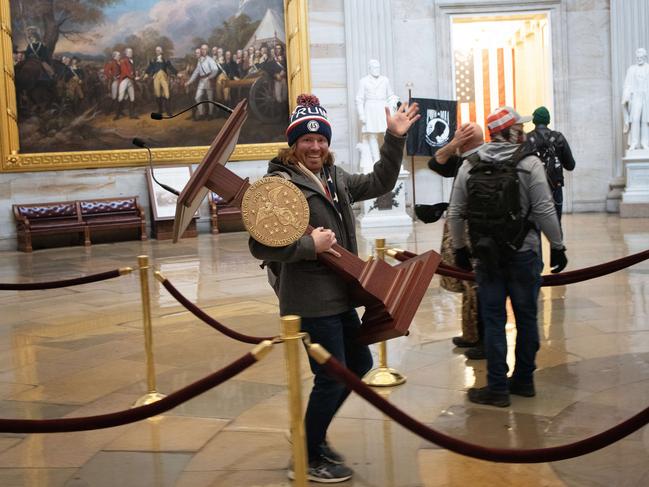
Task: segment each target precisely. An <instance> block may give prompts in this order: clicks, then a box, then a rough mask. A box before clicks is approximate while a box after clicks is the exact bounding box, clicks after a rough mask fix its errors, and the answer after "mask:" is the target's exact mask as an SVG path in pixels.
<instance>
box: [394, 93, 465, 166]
mask: <svg viewBox="0 0 649 487" xmlns="http://www.w3.org/2000/svg"><path fill="white" fill-rule="evenodd" d="M413 102H416V103H417V104H418V105H419V113H420V114H421V118H420V119H419V120H417V122H416V123H415V124H414V125H413V126H412V127H410V130H409V131H408V141H407V143H406V144H407V145H406V152H407V153H408V155H409V156H429V157H431V156H434V155H435V152H437V149H439V148H440V147H442V146H445V145H446V144H448V143H449V142H450V141H451V139H452V138H453V136H454V135H455V128H456V125H457V102H455V101H452V100H432V99H430V98H411V99H410V103H413Z"/></svg>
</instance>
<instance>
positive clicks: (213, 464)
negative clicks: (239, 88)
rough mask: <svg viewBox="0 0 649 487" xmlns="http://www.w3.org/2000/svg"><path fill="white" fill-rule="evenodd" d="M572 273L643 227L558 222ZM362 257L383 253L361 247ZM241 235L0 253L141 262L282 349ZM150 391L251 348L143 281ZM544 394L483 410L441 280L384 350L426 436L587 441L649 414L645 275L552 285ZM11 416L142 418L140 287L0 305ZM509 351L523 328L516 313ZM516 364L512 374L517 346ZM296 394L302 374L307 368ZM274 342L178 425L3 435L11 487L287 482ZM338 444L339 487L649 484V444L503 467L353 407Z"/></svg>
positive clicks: (230, 486) (59, 265)
mask: <svg viewBox="0 0 649 487" xmlns="http://www.w3.org/2000/svg"><path fill="white" fill-rule="evenodd" d="M391 231H393V232H395V234H394V235H391V234H390V230H389V229H386V231H385V232H384V233H381V231H379V232H378V234H376V235H373V236H371V238H374V237H381V236H384V237H386V238H387V239H388V244H389V245H394V246H398V247H403V248H407V249H410V250H413V251H417V252H421V251H424V250H427V249H431V248H433V249H437V248H438V247H439V242H440V237H441V224H434V225H423V224H420V223H418V224H415V225H414V226H413V228H412V231H411V232H410V233H408V232H407V231H395V230H394V229H392V230H391ZM564 231H565V236H566V243H567V247H568V256H569V259H570V263H569V267H568V270H570V269H577V268H581V267H585V266H590V265H594V264H597V263H601V262H604V261H608V260H611V259H614V258H617V257H621V256H624V255H628V254H631V253H634V252H638V251H640V250H644V249H646V248H648V247H649V220H647V219H626V220H622V219H620V218H618V217H617V216H610V215H606V214H580V215H566V216H565V218H564ZM364 237H365V239H361V251H360V254H361V256H362V257H364V256H367V255H369V254H370V253H371V244H372V240H371V239H370V236H369V235H365V236H364ZM246 242H247V238H246V235H245V234H242V233H238V234H224V235H219V236H212V235H207V234H202V235H200V236H199V237H198V238H194V239H188V240H185V241H182V242H181V243H179V244H176V245H174V244H172V243H170V242H157V241H149V242H139V241H131V242H121V243H112V244H100V245H93V246H92V247H90V248H88V249H84V248H83V247H65V248H54V249H45V250H37V251H35V252H34V253H33V254H24V253H19V252H2V253H0V282H16V281H30V280H51V279H63V278H71V277H77V276H80V275H85V274H89V273H94V272H100V271H104V270H110V269H115V268H118V267H123V266H129V265H130V266H135V265H136V264H137V258H136V257H137V256H138V255H140V254H147V255H149V256H150V257H151V259H152V262H153V265H154V267H155V268H156V269H158V270H160V271H161V272H162V273H163V274H164V275H165V276H166V277H167V278H168V279H169V280H170V281H171V282H172V283H173V284H174V285H175V286H176V287H177V288H178V289H179V290H180V291H181V292H182V293H184V294H185V295H186V296H187V297H188V298H189V299H191V300H192V301H194V302H196V303H197V304H198V305H199V306H200V307H201V308H203V309H204V310H206V311H207V312H208V313H209V314H210V315H212V316H214V317H216V318H217V319H219V320H221V321H222V322H223V323H225V324H226V325H228V326H230V327H232V328H234V329H236V330H238V331H240V332H242V333H246V334H252V335H273V334H277V333H278V329H279V319H278V307H277V302H276V298H275V296H274V294H273V293H272V291H271V290H270V288H269V287H268V285H267V284H266V277H265V273H264V272H263V271H262V270H261V269H260V268H259V266H258V263H257V262H256V261H255V260H253V259H252V258H251V256H250V255H249V253H248V250H247V244H246ZM151 293H152V312H153V330H154V350H155V367H156V380H157V389H158V390H159V391H160V392H163V393H169V392H172V391H175V390H177V389H179V388H181V387H182V386H184V385H186V384H189V383H190V382H192V381H194V380H196V379H198V378H201V377H203V376H205V375H207V374H208V373H210V372H212V371H215V370H217V369H219V368H221V367H223V366H224V365H226V364H228V363H230V362H231V361H233V360H234V359H235V358H237V357H239V356H240V355H242V354H244V353H245V352H247V351H248V350H250V348H251V346H249V345H246V344H243V343H239V342H236V341H233V340H231V339H229V338H227V337H225V336H223V335H221V334H220V333H218V332H216V331H214V330H213V329H211V328H209V327H208V326H207V325H205V324H203V323H201V322H199V321H198V320H196V319H195V318H194V317H193V316H192V315H190V314H189V313H188V312H187V311H185V310H184V309H183V308H182V307H181V306H180V305H179V304H178V303H177V302H175V301H174V299H173V298H172V297H171V296H170V295H169V294H168V293H167V291H166V290H165V289H164V288H162V287H161V286H160V285H159V284H158V283H157V282H156V281H153V280H152V282H151ZM540 299H541V303H540V309H539V326H540V331H541V338H542V345H541V350H540V352H539V354H538V367H539V370H538V371H537V373H536V384H537V396H536V397H535V398H521V397H517V396H513V397H512V404H511V406H510V407H509V408H504V409H500V408H494V407H489V406H483V407H481V406H477V405H474V404H471V403H469V402H468V401H467V399H466V394H465V391H466V389H467V388H468V387H471V386H473V385H474V384H477V385H478V386H481V385H483V384H484V375H485V363H484V361H467V360H466V359H465V358H464V356H463V355H462V353H461V350H459V349H454V348H453V347H452V345H451V342H450V338H451V337H452V336H454V335H456V334H457V333H458V330H459V323H460V322H459V320H460V318H459V317H460V313H459V311H460V297H459V295H456V294H452V293H449V292H446V291H444V290H442V289H440V287H439V281H438V278H435V279H434V280H433V282H432V283H431V285H430V287H429V290H428V292H427V294H426V296H425V298H424V300H423V302H422V303H421V306H420V308H419V311H418V313H417V315H416V317H415V320H414V322H413V323H412V326H411V328H410V330H411V333H410V335H409V336H407V337H403V338H399V339H395V340H392V341H390V343H389V344H388V350H389V362H390V365H391V366H392V367H394V368H396V369H397V370H399V371H400V372H402V373H403V374H405V375H406V376H407V378H408V380H407V382H406V383H405V384H404V385H402V386H400V387H397V388H395V389H392V390H386V391H383V392H385V393H386V394H389V400H390V401H392V402H393V403H394V404H396V405H397V406H398V407H400V408H402V409H403V410H405V411H406V412H408V413H409V414H411V415H413V416H414V417H416V418H418V419H419V420H420V421H422V422H424V423H426V424H428V425H430V426H431V427H433V428H436V429H439V430H440V431H443V432H446V433H448V434H451V435H453V436H455V437H458V438H463V439H466V440H470V441H472V442H475V443H479V444H481V445H488V446H497V447H515V448H516V447H520V448H534V447H542V446H551V445H559V444H564V443H567V442H572V441H575V440H578V439H582V438H585V437H588V436H590V435H592V434H595V433H597V432H600V431H602V430H604V429H606V428H609V427H611V426H612V425H614V424H616V423H618V422H620V421H621V420H623V419H625V418H627V417H628V416H630V415H632V414H634V413H636V412H638V411H640V410H641V409H643V408H645V407H646V406H647V405H648V404H649V321H648V318H649V262H645V263H641V264H638V265H636V266H633V267H632V268H630V269H627V270H624V271H621V272H618V273H616V274H614V275H611V276H607V277H602V278H599V279H596V280H593V281H590V282H585V283H579V284H573V285H570V286H567V287H557V288H544V289H543V290H542V294H541V298H540ZM0 301H1V302H2V312H1V314H0V337H1V340H0V417H2V418H30V419H37V418H60V417H73V416H86V415H93V414H100V413H106V412H112V411H118V410H122V409H125V408H128V407H130V406H131V405H132V404H133V402H134V401H135V400H136V399H137V398H138V397H140V396H142V395H143V394H144V393H145V392H146V371H145V352H144V347H143V343H144V337H143V331H142V318H141V317H142V312H141V304H140V293H139V279H138V277H137V274H133V275H128V276H123V277H120V278H118V279H113V280H108V281H103V282H99V283H95V284H87V285H83V286H78V287H73V288H67V289H59V290H49V291H25V292H6V291H5V292H3V293H1V294H0ZM507 333H508V338H509V343H510V344H513V340H514V337H515V328H514V325H513V317H511V313H510V322H509V323H508V325H507ZM510 352H511V354H510V357H509V359H510V360H511V361H513V349H512V348H510ZM303 359H304V361H303V378H304V382H303V384H304V394H305V395H306V394H307V393H308V388H309V381H310V374H309V371H308V367H307V365H306V359H305V357H303ZM287 430H288V414H287V391H286V381H285V371H284V362H283V355H282V346H281V345H279V346H277V347H275V350H274V351H273V352H272V353H271V354H270V355H269V356H268V357H267V358H265V359H264V360H263V361H262V362H261V363H258V364H256V365H254V366H253V367H252V368H250V369H248V370H246V371H245V372H244V373H242V374H241V375H239V376H237V377H235V378H234V379H232V380H230V381H228V382H227V383H225V384H223V385H222V386H220V387H218V388H215V389H213V390H211V391H209V392H207V393H205V394H203V395H201V396H199V397H197V398H195V399H193V400H191V401H189V402H187V403H185V404H183V405H181V406H178V407H177V408H175V409H173V410H172V411H170V412H168V413H166V414H164V415H162V416H159V417H156V418H153V419H151V420H147V421H142V422H139V423H136V424H131V425H125V426H121V427H116V428H109V429H103V430H97V431H88V432H78V433H66V434H33V435H25V434H2V433H0V485H1V486H3V487H23V486H28V487H60V486H67V487H82V486H92V487H141V486H178V487H208V486H220V487H239V486H244V485H245V486H248V487H255V486H257V487H262V486H263V487H270V486H284V485H289V481H288V480H287V479H286V471H285V467H286V466H287V464H288V461H289V454H290V453H289V448H290V445H289V442H288V439H287ZM330 440H331V442H332V443H333V445H334V446H335V447H336V448H337V449H338V450H339V451H341V452H342V453H344V454H345V456H346V457H347V460H348V463H349V465H350V466H351V467H352V468H353V469H354V470H355V472H356V474H355V476H354V477H353V479H352V480H350V481H348V482H346V483H344V484H341V485H349V486H352V485H353V486H363V487H369V486H372V487H392V486H395V487H396V486H399V487H411V486H427V487H428V486H431V487H432V486H456V485H457V486H464V485H476V486H491V485H493V486H502V485H521V486H523V485H524V486H532V485H543V486H555V485H556V486H563V485H565V486H613V485H615V486H635V485H638V486H640V485H643V486H644V485H649V453H648V452H649V428H644V429H642V430H640V431H638V432H636V433H634V434H632V435H630V436H629V437H627V438H625V439H623V440H621V441H619V442H618V443H616V444H615V445H613V446H610V447H608V448H605V449H603V450H601V451H598V452H596V453H592V454H590V455H586V456H583V457H580V458H575V459H572V460H565V461H560V462H555V463H546V464H534V465H516V464H494V463H489V462H484V461H478V460H473V459H470V458H465V457H462V456H459V455H456V454H453V453H449V452H447V451H445V450H443V449H440V448H439V447H437V446H435V445H433V444H430V443H428V442H426V441H424V440H422V439H421V438H419V437H417V436H416V435H414V434H412V433H410V432H408V431H406V430H405V429H403V428H401V427H400V426H399V425H397V424H395V423H393V422H392V421H390V420H388V419H387V418H386V417H384V416H383V415H382V414H381V413H380V412H378V411H377V410H375V409H374V408H373V407H372V406H370V405H368V404H367V403H365V402H364V401H363V400H362V399H360V398H359V397H358V396H354V395H352V396H351V398H350V399H349V400H348V402H347V403H346V404H345V405H344V407H343V409H342V410H341V412H340V413H339V415H338V416H337V418H336V419H335V421H334V423H333V425H332V428H331V431H330Z"/></svg>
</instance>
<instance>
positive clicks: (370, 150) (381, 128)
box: [356, 59, 395, 168]
mask: <svg viewBox="0 0 649 487" xmlns="http://www.w3.org/2000/svg"><path fill="white" fill-rule="evenodd" d="M367 68H368V72H369V74H368V75H367V76H364V77H363V78H361V80H360V81H359V83H358V93H357V94H356V108H357V110H358V118H359V120H360V122H361V124H362V127H361V133H362V140H361V142H360V144H359V149H360V151H361V167H363V168H371V167H372V164H374V162H376V161H378V160H379V158H380V156H379V137H380V136H381V135H383V134H384V133H385V130H386V128H387V125H386V122H385V107H386V106H387V105H388V103H390V102H391V101H392V100H394V97H395V96H394V92H393V91H392V87H391V86H390V80H388V78H386V77H385V76H382V75H381V74H380V72H381V64H380V63H379V62H378V61H377V60H376V59H371V60H370V61H369V62H368V63H367Z"/></svg>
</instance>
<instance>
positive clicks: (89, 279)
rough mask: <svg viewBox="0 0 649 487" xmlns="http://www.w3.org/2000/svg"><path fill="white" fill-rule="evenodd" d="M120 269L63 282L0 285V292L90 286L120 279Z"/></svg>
mask: <svg viewBox="0 0 649 487" xmlns="http://www.w3.org/2000/svg"><path fill="white" fill-rule="evenodd" d="M120 275H121V274H120V273H119V269H115V270H114V271H106V272H100V273H99V274H92V275H89V276H83V277H76V278H74V279H64V280H62V281H48V282H20V283H0V291H34V290H38V289H56V288H59V287H69V286H78V285H79V284H88V283H91V282H98V281H105V280H106V279H113V278H115V277H119V276H120Z"/></svg>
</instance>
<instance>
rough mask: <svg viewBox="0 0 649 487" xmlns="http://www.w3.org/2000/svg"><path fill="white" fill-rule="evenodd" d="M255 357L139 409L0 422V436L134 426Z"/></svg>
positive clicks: (239, 369) (244, 358)
mask: <svg viewBox="0 0 649 487" xmlns="http://www.w3.org/2000/svg"><path fill="white" fill-rule="evenodd" d="M256 362H257V359H256V358H255V356H254V355H253V354H252V353H250V352H248V353H246V354H245V355H244V356H242V357H241V358H239V359H237V360H235V361H234V362H232V363H231V364H230V365H228V366H226V367H224V368H222V369H221V370H218V371H217V372H214V373H212V374H210V375H208V376H207V377H204V378H203V379H200V380H198V381H196V382H194V383H192V384H190V385H188V386H186V387H183V388H182V389H180V390H178V391H176V392H174V393H173V394H169V395H168V396H167V397H164V398H162V399H160V400H159V401H156V402H154V403H152V404H147V405H145V406H139V407H136V408H132V409H127V410H125V411H118V412H115V413H108V414H100V415H97V416H85V417H81V418H60V419H0V432H3V433H64V432H70V431H87V430H96V429H102V428H112V427H113V426H120V425H123V424H128V423H134V422H135V421H140V420H142V419H146V418H150V417H152V416H157V415H158V414H162V413H164V412H166V411H169V410H170V409H173V408H175V407H176V406H178V405H179V404H182V403H184V402H187V401H188V400H190V399H192V398H194V397H196V396H198V395H199V394H203V393H204V392H206V391H208V390H210V389H212V388H213V387H216V386H218V385H220V384H222V383H223V382H225V381H227V380H229V379H231V378H232V377H234V376H235V375H237V374H238V373H239V372H243V371H244V370H246V369H247V368H248V367H250V366H251V365H252V364H254V363H256Z"/></svg>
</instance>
